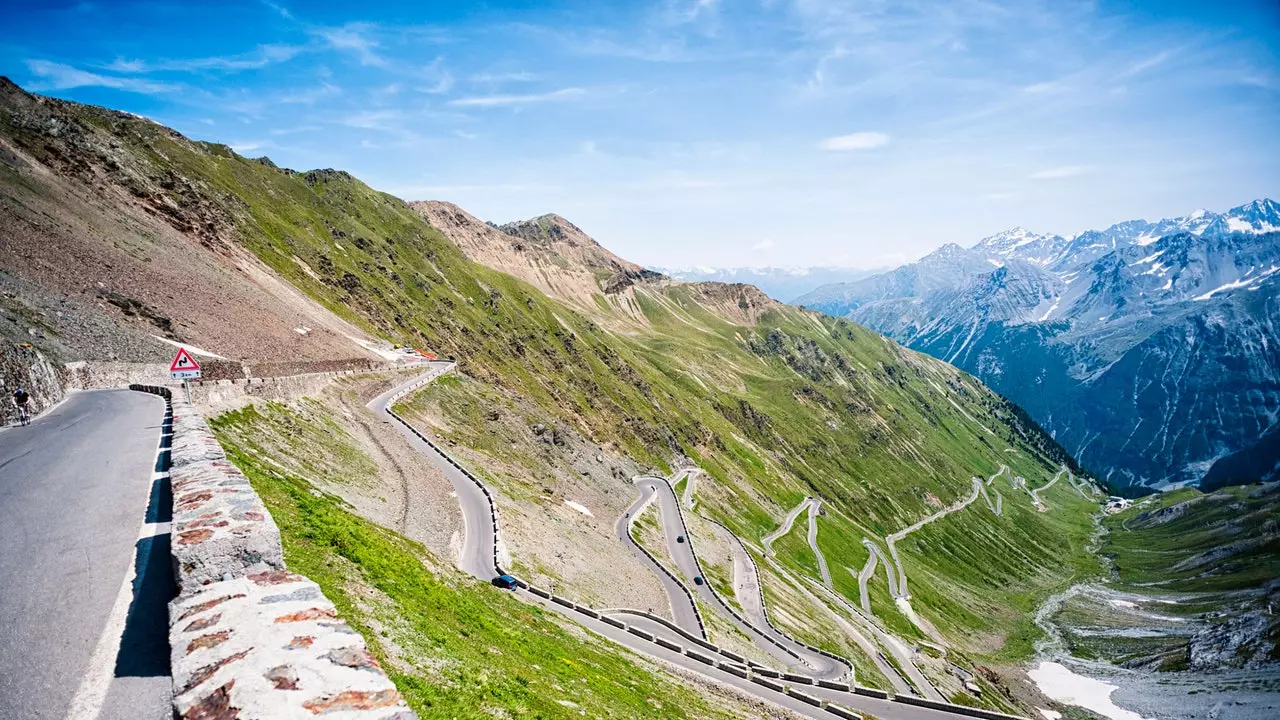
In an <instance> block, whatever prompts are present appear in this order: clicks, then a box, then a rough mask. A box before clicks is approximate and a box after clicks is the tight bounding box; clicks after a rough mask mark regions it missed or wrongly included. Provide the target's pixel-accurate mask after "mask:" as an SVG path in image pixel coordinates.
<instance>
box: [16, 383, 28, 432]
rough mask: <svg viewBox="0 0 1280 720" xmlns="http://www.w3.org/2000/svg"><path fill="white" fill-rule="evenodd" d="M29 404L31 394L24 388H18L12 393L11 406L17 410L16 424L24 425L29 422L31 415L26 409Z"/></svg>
mask: <svg viewBox="0 0 1280 720" xmlns="http://www.w3.org/2000/svg"><path fill="white" fill-rule="evenodd" d="M29 402H31V394H30V393H28V392H27V389H26V388H24V387H18V388H16V389H15V390H14V391H13V404H14V406H15V407H17V408H18V422H20V423H22V424H23V425H26V424H27V423H29V422H31V413H30V411H29V410H28V409H27V403H29Z"/></svg>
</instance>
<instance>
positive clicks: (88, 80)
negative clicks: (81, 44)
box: [27, 60, 181, 93]
mask: <svg viewBox="0 0 1280 720" xmlns="http://www.w3.org/2000/svg"><path fill="white" fill-rule="evenodd" d="M27 69H29V70H30V71H31V72H32V74H34V75H35V76H36V77H38V78H40V79H39V80H37V81H36V82H33V83H31V89H32V90H67V89H69V88H77V87H108V88H115V89H117V90H127V91H129V92H137V93H165V92H175V91H177V90H181V87H180V86H178V85H172V84H169V83H158V82H151V81H149V80H140V79H138V78H122V77H113V76H111V75H99V74H97V73H91V72H88V71H85V70H80V69H78V68H73V67H71V66H70V65H63V64H62V63H56V62H50V61H49V60H28V61H27Z"/></svg>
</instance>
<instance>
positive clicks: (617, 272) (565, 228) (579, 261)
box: [409, 200, 663, 308]
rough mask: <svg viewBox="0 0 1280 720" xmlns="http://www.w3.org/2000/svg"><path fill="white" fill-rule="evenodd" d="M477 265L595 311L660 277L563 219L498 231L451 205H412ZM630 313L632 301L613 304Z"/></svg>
mask: <svg viewBox="0 0 1280 720" xmlns="http://www.w3.org/2000/svg"><path fill="white" fill-rule="evenodd" d="M409 206H410V207H412V208H413V209H414V210H416V211H417V212H418V213H419V214H420V215H422V217H423V218H425V219H426V221H427V222H428V223H430V224H431V225H432V226H433V227H435V228H436V229H437V230H439V231H440V232H442V233H444V235H445V237H448V238H449V239H450V240H452V241H453V242H454V244H456V245H457V246H458V248H459V249H461V250H462V252H463V253H465V254H466V256H467V257H468V258H470V259H472V260H474V261H475V262H478V263H480V264H482V265H486V266H488V267H491V268H493V269H495V270H500V271H502V272H504V273H507V274H508V275H514V276H516V277H518V278H520V279H522V280H524V281H525V282H528V283H530V284H531V285H534V286H536V287H537V288H538V289H539V290H542V291H543V292H544V293H546V294H547V295H550V296H552V297H555V298H559V299H561V300H567V301H569V302H572V303H575V304H579V305H587V306H592V307H594V305H595V302H596V299H595V298H596V297H597V296H600V295H605V296H610V295H618V294H620V293H625V292H626V291H627V289H628V288H630V287H632V286H633V285H635V284H636V283H638V282H639V283H643V282H650V281H656V280H660V279H662V277H663V276H662V275H660V274H659V273H656V272H653V271H652V270H646V269H644V268H642V267H640V266H639V265H636V264H635V263H632V262H628V261H627V260H623V259H622V258H620V257H618V256H617V255H614V254H613V253H612V252H610V251H608V250H606V249H605V248H603V247H601V246H600V244H599V243H597V242H596V241H595V240H592V239H591V238H590V237H588V236H587V234H586V233H584V232H582V230H581V229H579V228H578V227H577V226H576V225H574V224H573V223H570V222H569V221H568V220H565V219H564V218H562V217H560V216H559V215H543V216H542V217H539V218H534V219H533V220H525V221H522V222H514V223H507V224H506V225H502V226H500V227H499V226H494V225H491V224H489V223H485V222H482V221H481V220H479V219H477V218H475V217H473V216H471V215H470V214H468V213H467V212H466V211H465V210H463V209H462V208H459V207H458V206H457V205H454V204H453V203H448V202H440V201H434V200H426V201H420V202H412V203H409ZM609 300H610V302H611V304H615V305H617V306H620V307H623V308H625V307H627V306H628V305H629V304H630V303H631V302H634V298H632V297H627V298H610V299H609Z"/></svg>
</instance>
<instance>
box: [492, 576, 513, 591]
mask: <svg viewBox="0 0 1280 720" xmlns="http://www.w3.org/2000/svg"><path fill="white" fill-rule="evenodd" d="M493 584H494V586H495V587H500V588H502V589H503V590H514V589H516V579H515V578H513V577H511V576H510V575H499V576H498V577H496V578H494V579H493Z"/></svg>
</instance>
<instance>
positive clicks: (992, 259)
mask: <svg viewBox="0 0 1280 720" xmlns="http://www.w3.org/2000/svg"><path fill="white" fill-rule="evenodd" d="M987 262H989V263H991V264H992V265H995V266H996V267H998V268H1001V267H1004V263H1002V262H1000V261H999V260H996V259H995V258H987Z"/></svg>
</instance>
